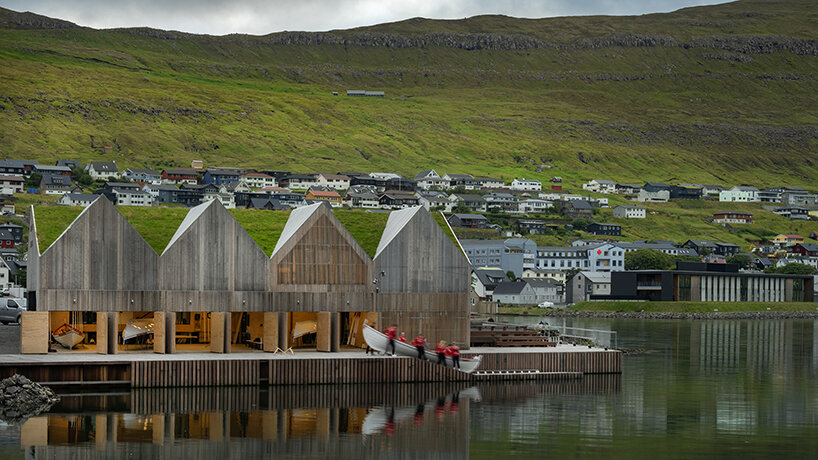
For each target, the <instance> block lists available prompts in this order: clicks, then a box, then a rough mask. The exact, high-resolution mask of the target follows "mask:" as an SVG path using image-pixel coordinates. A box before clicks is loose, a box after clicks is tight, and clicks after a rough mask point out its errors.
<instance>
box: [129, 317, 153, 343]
mask: <svg viewBox="0 0 818 460" xmlns="http://www.w3.org/2000/svg"><path fill="white" fill-rule="evenodd" d="M145 334H153V319H132V320H130V321H128V324H126V325H125V330H123V331H122V341H123V342H125V341H127V340H131V339H133V338H135V337H139V336H140V335H145Z"/></svg>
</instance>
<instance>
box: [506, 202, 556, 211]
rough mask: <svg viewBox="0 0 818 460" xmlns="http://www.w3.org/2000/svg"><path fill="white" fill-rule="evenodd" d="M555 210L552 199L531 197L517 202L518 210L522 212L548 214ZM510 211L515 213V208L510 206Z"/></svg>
mask: <svg viewBox="0 0 818 460" xmlns="http://www.w3.org/2000/svg"><path fill="white" fill-rule="evenodd" d="M554 210H555V209H554V202H553V201H551V200H543V199H540V198H529V199H527V200H522V201H518V202H517V212H519V213H521V214H546V213H549V212H552V211H554ZM508 212H511V213H513V212H514V209H513V208H510V209H509V211H508Z"/></svg>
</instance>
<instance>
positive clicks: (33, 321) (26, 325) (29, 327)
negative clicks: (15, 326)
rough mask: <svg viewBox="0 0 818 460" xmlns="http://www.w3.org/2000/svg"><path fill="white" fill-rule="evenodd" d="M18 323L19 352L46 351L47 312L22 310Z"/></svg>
mask: <svg viewBox="0 0 818 460" xmlns="http://www.w3.org/2000/svg"><path fill="white" fill-rule="evenodd" d="M21 323H22V324H21V325H20V353H23V354H26V355H29V354H47V353H48V332H49V331H48V312H47V311H24V312H23V313H22V318H21Z"/></svg>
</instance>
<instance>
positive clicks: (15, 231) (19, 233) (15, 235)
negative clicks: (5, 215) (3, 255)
mask: <svg viewBox="0 0 818 460" xmlns="http://www.w3.org/2000/svg"><path fill="white" fill-rule="evenodd" d="M0 230H2V231H6V232H9V233H10V234H11V239H12V241H13V242H14V244H20V243H22V242H23V226H22V225H17V224H12V223H10V222H7V223H5V224H2V225H0Z"/></svg>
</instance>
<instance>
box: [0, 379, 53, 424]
mask: <svg viewBox="0 0 818 460" xmlns="http://www.w3.org/2000/svg"><path fill="white" fill-rule="evenodd" d="M59 400H60V397H59V396H57V395H56V394H54V392H53V391H51V388H48V387H44V386H42V385H40V384H39V383H36V382H32V381H31V380H29V379H27V378H26V377H24V376H22V375H19V374H14V375H13V376H11V377H9V378H7V379H5V380H3V381H2V382H0V420H3V421H5V422H6V423H9V424H11V425H20V424H22V423H23V422H25V421H26V420H27V419H29V418H31V417H34V416H36V415H39V414H41V413H43V412H45V411H47V410H48V409H50V408H51V406H53V405H54V404H56V403H57V402H59Z"/></svg>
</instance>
